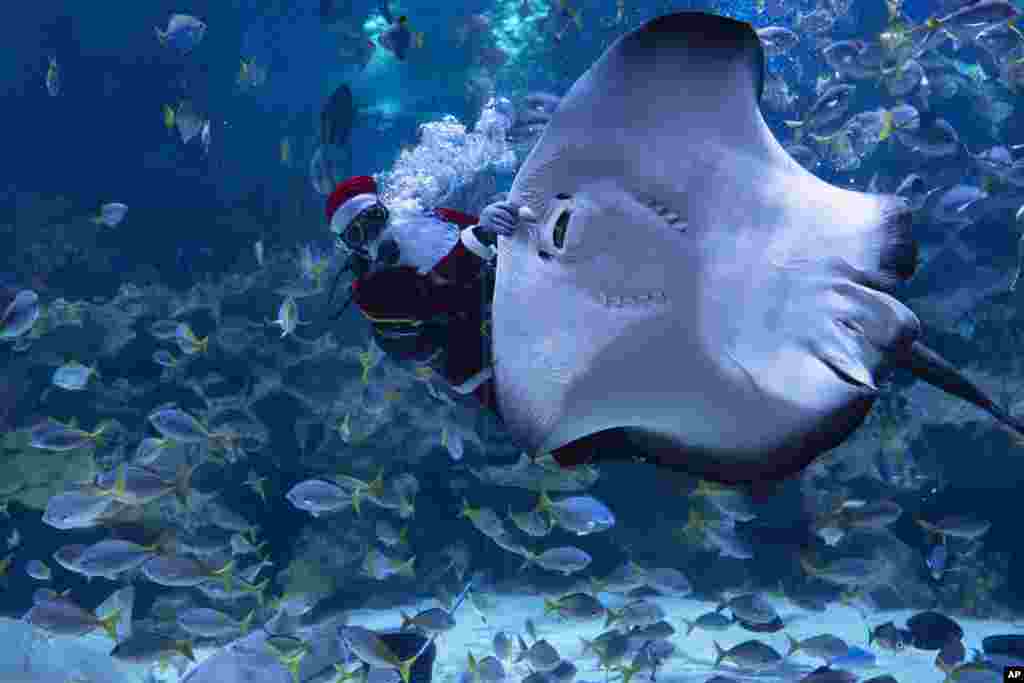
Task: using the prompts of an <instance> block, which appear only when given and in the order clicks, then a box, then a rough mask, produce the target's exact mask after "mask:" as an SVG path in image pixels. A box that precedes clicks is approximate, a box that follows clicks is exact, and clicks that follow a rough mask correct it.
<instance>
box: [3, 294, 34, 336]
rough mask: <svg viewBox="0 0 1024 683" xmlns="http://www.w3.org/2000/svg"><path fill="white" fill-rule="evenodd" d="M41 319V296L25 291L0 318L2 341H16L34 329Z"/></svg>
mask: <svg viewBox="0 0 1024 683" xmlns="http://www.w3.org/2000/svg"><path fill="white" fill-rule="evenodd" d="M38 319H39V295H38V294H36V293H35V292H33V291H32V290H31V289H23V290H21V291H20V292H18V294H17V295H16V296H15V297H14V301H12V302H11V303H10V304H8V305H7V309H6V310H5V311H4V314H3V316H0V339H15V338H17V337H20V336H21V335H23V334H25V333H26V332H28V331H29V330H31V329H32V326H33V325H35V323H36V320H38Z"/></svg>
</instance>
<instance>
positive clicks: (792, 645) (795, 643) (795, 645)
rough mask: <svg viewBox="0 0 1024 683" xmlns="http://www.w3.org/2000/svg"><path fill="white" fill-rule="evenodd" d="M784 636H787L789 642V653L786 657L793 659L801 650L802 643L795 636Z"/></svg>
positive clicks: (786, 634) (785, 634)
mask: <svg viewBox="0 0 1024 683" xmlns="http://www.w3.org/2000/svg"><path fill="white" fill-rule="evenodd" d="M783 635H784V636H786V640H787V641H789V652H787V653H786V656H787V657H792V656H793V655H794V654H795V653H796V652H798V651H799V650H800V641H799V640H797V639H796V638H794V637H793V636H791V635H789V634H788V633H784V634H783Z"/></svg>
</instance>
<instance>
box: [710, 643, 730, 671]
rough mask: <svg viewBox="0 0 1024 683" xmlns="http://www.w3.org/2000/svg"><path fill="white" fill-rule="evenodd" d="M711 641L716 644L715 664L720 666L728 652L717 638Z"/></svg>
mask: <svg viewBox="0 0 1024 683" xmlns="http://www.w3.org/2000/svg"><path fill="white" fill-rule="evenodd" d="M711 643H712V644H713V645H714V646H715V666H719V665H721V663H722V660H723V659H725V655H726V652H725V650H723V649H722V646H721V645H719V644H718V641H717V640H712V641H711Z"/></svg>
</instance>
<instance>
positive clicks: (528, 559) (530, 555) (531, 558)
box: [519, 551, 537, 572]
mask: <svg viewBox="0 0 1024 683" xmlns="http://www.w3.org/2000/svg"><path fill="white" fill-rule="evenodd" d="M536 559H537V556H536V555H534V554H533V553H531V552H529V551H527V554H526V560H525V561H524V562H523V564H522V565H520V566H519V571H520V572H522V571H523V570H525V569H526V568H527V567H529V566H530V565H532V564H533V563H534V561H535V560H536Z"/></svg>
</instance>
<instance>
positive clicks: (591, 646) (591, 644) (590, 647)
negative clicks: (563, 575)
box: [545, 601, 594, 657]
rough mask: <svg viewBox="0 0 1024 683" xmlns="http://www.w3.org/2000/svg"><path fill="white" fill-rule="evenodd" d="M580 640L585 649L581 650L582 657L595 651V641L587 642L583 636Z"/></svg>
mask: <svg viewBox="0 0 1024 683" xmlns="http://www.w3.org/2000/svg"><path fill="white" fill-rule="evenodd" d="M545 602H546V601H545ZM579 638H580V645H581V646H582V647H583V649H582V650H580V657H582V656H583V655H585V654H587V653H588V652H590V651H591V650H593V649H594V641H593V640H587V639H586V638H584V637H583V636H580V637H579Z"/></svg>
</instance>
